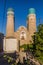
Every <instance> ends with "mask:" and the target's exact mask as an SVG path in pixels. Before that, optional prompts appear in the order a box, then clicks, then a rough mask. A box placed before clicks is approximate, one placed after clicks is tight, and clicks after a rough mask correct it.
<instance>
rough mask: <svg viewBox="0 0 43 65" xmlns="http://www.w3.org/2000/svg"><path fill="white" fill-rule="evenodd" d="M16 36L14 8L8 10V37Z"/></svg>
mask: <svg viewBox="0 0 43 65" xmlns="http://www.w3.org/2000/svg"><path fill="white" fill-rule="evenodd" d="M13 36H14V12H13V9H12V8H9V9H8V11H7V26H6V37H11V38H12V37H13Z"/></svg>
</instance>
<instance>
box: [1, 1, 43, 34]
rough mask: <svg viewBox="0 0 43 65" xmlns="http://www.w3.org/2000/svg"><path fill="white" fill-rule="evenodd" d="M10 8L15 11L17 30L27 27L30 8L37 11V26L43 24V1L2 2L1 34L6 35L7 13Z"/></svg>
mask: <svg viewBox="0 0 43 65" xmlns="http://www.w3.org/2000/svg"><path fill="white" fill-rule="evenodd" d="M8 8H13V9H14V13H15V14H14V16H15V30H17V29H18V28H19V26H21V25H23V26H26V18H27V15H28V13H29V8H35V10H36V22H37V23H36V24H37V25H38V24H39V18H40V19H41V22H40V23H43V0H0V32H2V33H4V34H5V33H6V32H5V31H6V22H7V21H6V16H7V15H6V13H7V9H8Z"/></svg>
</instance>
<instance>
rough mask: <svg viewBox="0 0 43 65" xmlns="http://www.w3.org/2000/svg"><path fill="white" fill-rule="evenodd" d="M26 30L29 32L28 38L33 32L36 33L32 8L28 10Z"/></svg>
mask: <svg viewBox="0 0 43 65" xmlns="http://www.w3.org/2000/svg"><path fill="white" fill-rule="evenodd" d="M27 30H28V31H29V36H30V37H31V36H32V35H33V34H34V32H36V14H35V9H34V8H30V9H29V14H28V17H27ZM30 37H29V38H30ZM30 39H31V38H30Z"/></svg>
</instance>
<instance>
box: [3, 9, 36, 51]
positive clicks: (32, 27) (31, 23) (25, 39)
mask: <svg viewBox="0 0 43 65" xmlns="http://www.w3.org/2000/svg"><path fill="white" fill-rule="evenodd" d="M14 19H15V15H14V11H13V9H12V8H9V9H8V11H7V25H6V36H5V39H4V51H14V50H17V49H18V47H19V45H20V46H21V45H23V44H30V43H31V42H32V36H33V34H34V32H36V14H35V9H34V8H30V9H29V13H28V15H27V21H26V23H27V26H26V27H25V26H20V27H19V28H18V30H17V31H14V28H15V26H14V25H15V20H14ZM7 44H8V45H7ZM5 47H6V48H7V49H5Z"/></svg>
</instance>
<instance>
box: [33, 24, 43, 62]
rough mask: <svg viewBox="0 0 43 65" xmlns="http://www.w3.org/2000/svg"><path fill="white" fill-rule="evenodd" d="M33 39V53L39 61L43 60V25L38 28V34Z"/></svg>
mask: <svg viewBox="0 0 43 65" xmlns="http://www.w3.org/2000/svg"><path fill="white" fill-rule="evenodd" d="M32 38H33V52H35V53H34V56H35V57H37V58H38V60H41V61H42V60H43V55H42V54H43V24H40V25H39V26H38V28H37V32H36V33H35V34H34V36H33V37H32Z"/></svg>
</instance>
